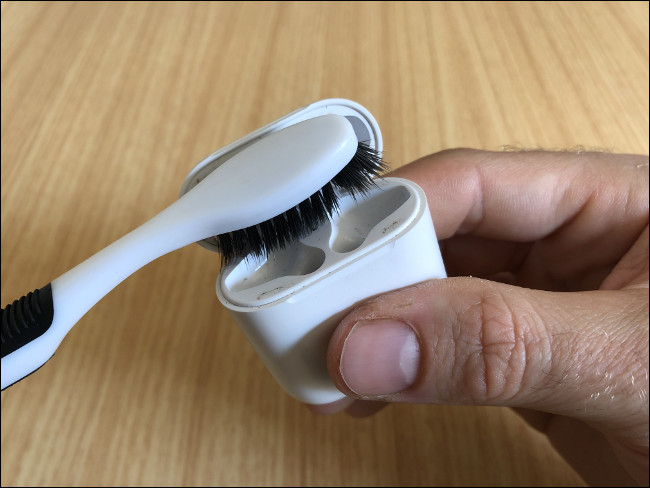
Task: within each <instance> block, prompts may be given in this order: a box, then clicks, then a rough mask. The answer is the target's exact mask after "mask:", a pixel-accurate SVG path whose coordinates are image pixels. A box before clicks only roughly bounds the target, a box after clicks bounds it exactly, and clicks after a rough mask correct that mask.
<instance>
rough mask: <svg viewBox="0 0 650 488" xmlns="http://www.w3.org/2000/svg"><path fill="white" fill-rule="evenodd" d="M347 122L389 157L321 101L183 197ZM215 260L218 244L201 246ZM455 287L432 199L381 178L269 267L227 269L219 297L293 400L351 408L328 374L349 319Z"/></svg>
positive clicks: (229, 150)
mask: <svg viewBox="0 0 650 488" xmlns="http://www.w3.org/2000/svg"><path fill="white" fill-rule="evenodd" d="M328 113H335V114H339V115H343V116H346V117H347V118H348V120H350V122H351V123H352V126H353V128H354V129H355V132H356V133H357V137H358V138H359V140H362V141H366V142H367V143H368V144H370V145H371V146H372V147H375V148H377V149H378V150H379V151H381V133H380V131H379V127H378V125H377V123H376V121H375V119H374V118H373V117H372V115H370V113H369V112H368V111H367V110H366V109H364V108H363V107H361V106H360V105H359V104H357V103H355V102H351V101H349V100H341V99H330V100H322V101H320V102H317V103H315V104H312V105H308V106H307V107H304V108H302V109H300V110H297V111H295V112H292V113H291V114H289V115H286V116H285V117H282V118H281V119H278V120H277V121H275V122H273V123H271V124H268V125H267V126H265V127H263V128H261V129H259V130H258V131H255V132H253V133H251V134H249V135H248V136H246V137H244V138H242V139H240V140H239V141H236V142H235V143H233V144H230V145H229V146H226V147H225V148H223V149H221V150H219V151H217V152H215V153H213V154H212V155H211V156H209V157H208V158H206V159H205V160H204V161H202V162H201V163H199V165H197V166H196V167H195V168H194V170H193V171H192V172H191V173H190V174H189V175H188V176H187V178H186V179H185V182H184V183H183V187H182V189H181V195H182V194H184V193H185V192H186V191H188V190H189V189H191V188H192V187H193V186H194V185H195V184H196V183H197V182H198V181H200V180H201V179H202V178H203V177H205V175H207V174H209V173H210V172H211V171H212V170H214V168H216V167H217V166H218V165H219V164H222V163H223V162H224V161H225V160H227V159H228V158H229V157H232V155H234V154H236V153H237V152H239V151H240V150H241V149H243V147H245V146H246V145H248V144H250V143H251V142H254V141H255V140H257V139H259V138H261V137H264V136H265V135H268V134H270V133H272V132H275V131H276V130H279V129H281V128H284V127H287V126H289V125H292V124H294V123H296V122H299V121H302V120H305V119H307V118H311V117H316V116H319V115H325V114H328ZM201 245H202V246H204V247H206V248H207V249H210V250H213V251H216V250H217V248H216V247H215V242H214V241H213V240H211V239H207V240H205V241H202V242H201ZM444 277H446V273H445V268H444V264H443V261H442V257H441V255H440V250H439V247H438V241H437V238H436V234H435V230H434V227H433V223H432V221H431V215H430V213H429V209H428V206H427V201H426V195H425V194H424V192H423V190H422V189H421V188H420V187H419V186H418V185H416V184H415V183H413V182H411V181H408V180H405V179H401V178H392V177H391V178H380V179H377V180H376V187H374V188H372V189H371V190H370V191H369V192H368V194H367V195H366V196H365V197H363V198H359V197H357V198H356V199H355V198H353V197H352V196H350V195H348V194H342V195H340V212H339V213H338V214H336V215H334V216H333V217H332V219H331V220H330V221H329V222H328V223H326V224H325V225H322V226H321V227H319V228H318V229H317V230H316V231H315V232H313V233H312V234H310V235H309V236H307V237H305V238H303V239H300V240H298V241H296V242H294V243H293V244H292V245H290V246H287V247H286V248H284V249H281V250H279V251H277V252H275V253H272V254H270V255H269V256H266V257H261V258H259V257H254V256H252V255H250V256H247V257H245V258H243V259H240V260H238V261H236V262H234V263H232V264H230V265H228V266H226V267H224V268H223V269H222V270H221V272H220V274H219V277H218V279H217V287H216V288H217V289H216V292H217V297H218V299H219V301H220V302H221V303H222V304H223V305H224V306H225V307H226V308H227V309H228V310H229V312H230V314H231V316H232V317H233V318H234V320H235V322H236V323H237V324H238V325H239V327H240V329H241V330H242V332H243V333H244V334H245V335H246V337H247V338H248V339H249V341H250V342H251V344H252V345H253V347H254V348H255V350H256V351H257V352H258V354H259V355H260V357H261V358H262V360H263V361H264V363H265V365H266V367H267V368H268V370H269V371H270V372H271V374H272V375H273V376H274V377H275V379H276V380H277V381H278V383H279V384H280V385H281V386H282V387H283V388H284V389H285V391H286V392H287V393H288V394H289V395H291V396H292V397H294V398H296V399H297V400H300V401H302V402H305V403H310V404H326V403H330V402H334V401H336V400H339V399H341V398H343V397H344V396H345V395H344V394H343V393H341V392H340V391H339V390H338V389H337V388H336V387H335V386H334V384H333V383H332V380H331V379H330V377H329V374H328V372H327V364H326V351H327V346H328V343H329V340H330V337H331V335H332V332H333V331H334V328H335V327H336V325H337V324H338V323H339V321H340V319H341V318H342V317H343V316H344V315H345V314H346V313H347V312H349V311H350V310H351V309H352V308H353V307H354V306H355V305H356V304H358V303H359V302H361V301H363V300H365V299H367V298H369V297H372V296H374V295H377V294H380V293H384V292H387V291H390V290H394V289H398V288H402V287H405V286H408V285H412V284H415V283H419V282H422V281H425V280H429V279H433V278H444Z"/></svg>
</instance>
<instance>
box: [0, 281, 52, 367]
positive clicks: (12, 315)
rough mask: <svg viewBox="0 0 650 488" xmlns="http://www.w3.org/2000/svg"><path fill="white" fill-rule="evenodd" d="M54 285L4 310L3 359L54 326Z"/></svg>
mask: <svg viewBox="0 0 650 488" xmlns="http://www.w3.org/2000/svg"><path fill="white" fill-rule="evenodd" d="M53 317H54V303H53V301H52V285H51V284H48V285H46V286H44V287H43V288H41V289H40V290H34V291H33V292H30V293H28V294H27V295H25V296H24V297H22V298H21V299H19V300H15V301H14V302H13V303H12V304H11V305H7V306H6V307H5V308H4V309H2V328H1V331H0V332H1V333H0V336H1V339H2V357H5V356H6V355H7V354H11V353H12V352H14V351H15V350H17V349H20V348H21V347H23V346H24V345H25V344H28V343H29V342H31V341H33V340H34V339H36V338H37V337H40V336H42V335H43V334H44V333H45V331H47V329H49V328H50V325H52V319H53Z"/></svg>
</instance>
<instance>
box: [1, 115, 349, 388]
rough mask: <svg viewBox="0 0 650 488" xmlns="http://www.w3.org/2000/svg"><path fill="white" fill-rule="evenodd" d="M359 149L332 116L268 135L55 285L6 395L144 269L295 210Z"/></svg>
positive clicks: (8, 377) (13, 362) (7, 368)
mask: <svg viewBox="0 0 650 488" xmlns="http://www.w3.org/2000/svg"><path fill="white" fill-rule="evenodd" d="M357 145H358V141H357V136H356V133H355V130H354V128H353V127H352V124H351V123H350V122H349V120H348V119H346V118H345V117H344V116H340V115H332V114H330V115H323V116H320V117H316V118H311V119H308V120H305V121H303V122H301V123H299V124H294V125H291V126H288V127H286V128H285V129H284V130H280V131H275V132H273V133H268V134H266V135H265V136H264V137H262V138H258V139H256V143H255V144H250V145H248V146H247V147H246V148H244V149H243V150H241V151H238V152H237V154H235V155H234V156H233V157H231V158H230V159H229V160H228V161H226V162H225V163H224V164H222V165H220V166H219V167H218V168H216V169H215V170H214V171H212V172H211V173H210V174H209V175H207V176H206V177H205V178H203V179H202V181H201V182H200V184H197V185H196V186H193V187H192V189H191V191H188V192H187V193H184V194H183V195H182V196H181V198H179V199H178V200H177V201H176V202H174V203H173V204H172V205H170V206H169V207H168V208H166V209H165V210H163V211H162V212H161V213H159V214H158V215H156V216H155V217H153V218H152V219H151V220H149V221H148V222H146V223H145V224H143V225H142V226H140V227H138V228H137V229H136V230H134V231H132V232H131V233H129V234H127V235H126V236H124V237H122V238H121V239H119V240H118V241H116V242H114V243H113V244H111V245H110V246H108V247H106V248H105V249H103V250H102V251H100V252H98V253H97V254H95V255H94V256H92V257H90V258H89V259H87V260H86V261H84V262H82V263H81V264H79V265H78V266H76V267H75V268H73V269H71V270H70V271H68V272H67V273H65V274H64V275H62V276H60V277H59V278H57V279H55V280H54V281H52V296H53V301H54V319H53V322H52V325H51V327H50V328H49V329H48V330H47V332H45V333H44V334H43V335H42V336H40V337H38V338H37V339H35V340H33V341H31V342H30V343H28V344H26V345H25V346H23V347H22V348H20V349H18V350H16V351H14V352H12V353H11V354H9V355H7V356H5V357H4V358H2V368H1V370H2V388H5V387H6V386H8V385H11V384H12V383H14V382H16V381H18V380H19V379H21V378H23V377H24V376H26V375H27V374H29V373H31V372H33V371H34V370H35V369H37V368H38V367H40V366H41V365H43V364H44V363H45V362H46V361H47V360H48V359H49V358H50V357H51V356H52V355H53V354H54V352H55V350H56V348H57V347H58V346H59V344H60V342H61V341H62V340H63V338H64V337H65V335H66V334H67V333H68V331H69V330H70V329H71V328H72V327H73V326H74V324H75V323H76V322H77V321H78V320H79V319H80V318H81V317H82V316H83V315H84V314H85V313H86V312H87V311H88V310H89V309H90V308H91V307H92V306H94V305H95V304H96V303H97V302H98V301H99V300H101V298H103V297H104V296H105V295H106V294H107V293H108V292H109V291H111V290H112V289H113V288H114V287H115V286H117V285H118V284H119V283H121V282H122V281H123V280H124V279H125V278H127V277H128V276H130V275H131V274H133V273H134V272H135V271H137V270H138V269H140V268H141V267H142V266H144V265H145V264H147V263H149V262H151V261H153V260H154V259H156V258H158V257H160V256H162V255H164V254H166V253H168V252H171V251H173V250H176V249H179V248H181V247H183V246H186V245H188V244H191V243H193V242H196V241H200V240H202V239H205V238H207V237H209V236H214V235H218V234H223V233H226V232H230V231H233V230H237V229H242V228H244V227H247V226H250V225H253V224H257V223H259V222H262V221H264V220H267V219H270V218H272V217H274V216H276V215H278V214H280V213H282V212H284V211H285V210H287V209H289V208H291V207H294V206H295V205H297V204H298V203H300V202H301V201H303V200H304V199H306V198H308V197H309V196H311V195H312V194H313V193H314V192H316V191H317V190H318V189H320V188H321V187H323V186H324V185H325V184H327V183H328V182H329V181H330V180H331V179H332V178H333V177H334V176H335V175H336V174H337V173H338V172H339V171H340V170H341V168H343V166H345V165H346V164H347V163H348V162H349V161H350V159H351V158H352V156H353V154H354V153H355V151H356V149H357Z"/></svg>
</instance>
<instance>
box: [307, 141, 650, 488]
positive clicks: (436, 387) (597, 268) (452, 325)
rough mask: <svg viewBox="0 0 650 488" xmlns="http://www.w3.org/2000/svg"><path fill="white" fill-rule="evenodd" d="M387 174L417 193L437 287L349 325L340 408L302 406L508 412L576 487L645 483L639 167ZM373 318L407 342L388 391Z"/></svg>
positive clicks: (477, 159) (449, 166) (631, 162)
mask: <svg viewBox="0 0 650 488" xmlns="http://www.w3.org/2000/svg"><path fill="white" fill-rule="evenodd" d="M391 176H399V177H402V178H407V179H410V180H412V181H414V182H416V183H418V184H419V185H420V186H421V187H422V188H423V189H424V191H425V192H426V194H427V198H428V202H429V207H430V211H431V215H432V218H433V222H434V224H435V227H436V232H437V236H438V239H439V240H440V241H441V242H440V245H441V251H442V255H443V259H444V262H445V266H446V268H447V272H448V275H449V278H447V279H444V280H432V281H429V282H425V283H421V284H418V285H416V286H412V287H409V288H404V289H401V290H396V291H394V292H391V293H387V294H385V295H381V296H379V297H375V298H372V299H370V300H368V301H366V302H364V303H362V304H360V305H359V306H358V307H357V308H355V309H354V310H353V311H352V312H351V313H350V314H349V315H347V316H346V317H345V318H344V319H343V320H342V321H341V322H340V324H339V326H338V328H337V329H336V331H335V333H334V335H333V336H332V339H331V342H330V345H329V350H328V368H329V372H330V376H331V377H332V379H333V381H334V383H335V384H336V385H337V387H338V388H339V389H340V390H341V391H343V392H344V393H346V395H347V396H348V398H346V399H344V400H342V401H340V402H337V403H335V404H330V405H321V406H310V408H311V409H312V410H313V411H314V412H317V413H321V414H332V413H336V412H339V411H342V410H345V411H346V412H347V413H348V414H350V415H352V416H356V417H364V416H368V415H371V414H373V413H375V412H377V411H378V410H380V409H381V408H383V407H384V406H386V405H388V404H390V403H392V402H403V403H432V404H448V405H490V406H504V407H510V408H513V409H514V410H515V411H516V412H517V413H518V414H520V415H521V416H522V417H523V418H524V419H525V420H526V421H527V422H528V423H530V425H532V426H533V427H534V428H536V429H538V430H540V431H542V432H544V433H545V434H546V435H547V436H548V438H549V440H550V442H551V443H552V444H553V446H554V447H555V448H556V449H557V451H558V452H559V453H560V454H561V455H563V456H564V458H565V459H566V460H567V461H568V462H569V463H571V464H572V466H573V467H574V468H575V469H576V471H577V472H578V473H579V474H580V475H581V476H582V477H583V478H584V480H585V481H586V482H587V483H589V484H592V485H615V486H621V485H635V484H640V485H646V486H647V485H648V157H647V156H638V155H622V154H608V153H589V152H579V153H575V152H544V151H530V152H528V151H524V152H485V151H475V150H468V149H455V150H449V151H443V152H440V153H437V154H433V155H430V156H427V157H424V158H422V159H419V160H417V161H415V162H413V163H410V164H408V165H406V166H403V167H401V168H399V169H398V170H396V171H395V172H394V173H393V174H391ZM386 320H389V321H390V323H395V322H396V323H398V324H401V327H402V328H401V329H400V328H399V327H398V329H397V330H403V331H405V333H407V334H409V337H414V339H413V342H414V344H416V348H415V354H416V361H415V363H414V366H413V368H414V369H413V374H412V375H407V376H408V378H407V379H406V380H404V381H405V382H406V384H404V385H402V386H399V387H398V388H399V391H394V390H395V387H396V386H395V385H396V384H398V383H399V382H398V383H395V381H393V383H392V384H387V385H383V384H382V381H384V380H383V379H382V378H385V375H379V374H377V368H379V369H380V370H383V368H384V365H382V363H381V361H382V358H383V357H384V356H382V355H381V354H380V353H379V352H378V351H379V349H381V347H382V345H385V343H382V342H381V341H382V336H381V334H382V332H381V330H384V329H386V327H387V325H386V324H387V323H388V322H386ZM358 323H361V324H362V325H363V326H364V327H366V328H365V330H366V333H365V334H364V335H363V337H361V338H359V335H357V336H355V337H357V339H355V341H356V342H355V341H349V342H346V341H347V339H348V338H349V337H350V336H351V331H352V330H353V329H354V328H355V324H358ZM373 324H375V325H373ZM368 327H379V328H376V329H374V330H375V331H377V333H376V334H373V333H370V334H368V333H367V331H368V330H371V331H372V329H368ZM388 328H389V329H390V327H388ZM358 330H361V329H358ZM346 344H348V347H344V346H346ZM364 368H365V369H364ZM382 372H383V371H382ZM346 377H347V378H348V382H346ZM351 378H352V379H354V381H352V383H353V384H355V385H356V387H355V389H356V391H353V390H352V389H351V388H350V386H349V385H348V383H349V382H350V379H351ZM403 379H404V378H402V380H403ZM384 387H385V391H383V390H382V388H384ZM364 388H366V390H367V391H360V390H363V389H364Z"/></svg>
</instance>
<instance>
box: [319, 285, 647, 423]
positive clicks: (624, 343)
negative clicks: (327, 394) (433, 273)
mask: <svg viewBox="0 0 650 488" xmlns="http://www.w3.org/2000/svg"><path fill="white" fill-rule="evenodd" d="M647 321H648V295H647V291H644V290H639V289H631V290H627V291H592V292H580V293H552V292H543V291H536V290H529V289H522V288H517V287H514V286H509V285H505V284H501V283H494V282H489V281H485V280H479V279H474V278H450V279H447V280H433V281H430V282H427V283H424V284H421V285H417V286H414V287H409V288H405V289H402V290H398V291H396V292H392V293H388V294H386V295H383V296H380V297H377V298H376V299H373V300H370V301H369V302H366V303H365V304H364V305H362V306H360V307H359V308H357V309H356V310H354V311H353V312H352V313H351V314H349V315H348V316H347V317H345V318H344V319H343V321H342V322H341V324H340V325H339V327H338V328H337V330H336V331H335V333H334V335H333V337H332V340H331V342H330V347H329V351H328V367H329V370H330V375H331V376H332V378H333V379H334V381H335V383H336V384H337V386H338V387H339V388H340V389H341V391H343V392H344V393H346V394H348V395H350V396H356V397H357V398H362V399H366V400H381V401H389V402H395V401H397V402H409V403H439V404H465V405H500V406H512V407H523V408H531V409H535V410H541V411H546V412H550V413H556V414H561V415H568V416H571V417H576V418H579V419H581V420H583V421H587V422H591V423H592V424H597V423H607V422H620V423H621V424H630V432H634V429H633V428H632V426H631V424H632V423H634V422H639V421H645V422H646V423H647V393H648V392H647V364H648V329H647ZM644 324H645V325H644ZM644 412H645V419H644V417H643V415H644ZM637 425H638V423H637V424H634V426H637ZM618 428H619V430H620V431H623V430H625V428H624V427H623V426H622V425H619V426H618Z"/></svg>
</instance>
